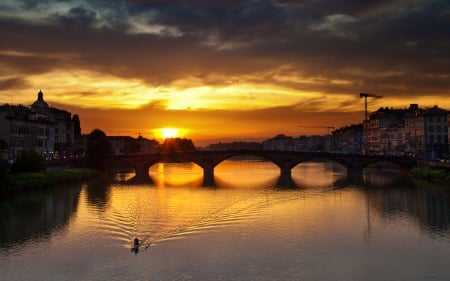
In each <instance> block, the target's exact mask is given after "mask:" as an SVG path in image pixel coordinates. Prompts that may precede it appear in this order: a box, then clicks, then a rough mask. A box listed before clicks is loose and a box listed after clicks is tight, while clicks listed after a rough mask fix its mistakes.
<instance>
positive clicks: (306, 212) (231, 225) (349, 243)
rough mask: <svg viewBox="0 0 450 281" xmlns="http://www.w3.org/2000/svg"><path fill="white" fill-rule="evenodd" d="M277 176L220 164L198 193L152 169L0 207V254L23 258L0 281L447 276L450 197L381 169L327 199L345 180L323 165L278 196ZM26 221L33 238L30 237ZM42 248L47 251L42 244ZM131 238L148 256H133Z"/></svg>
mask: <svg viewBox="0 0 450 281" xmlns="http://www.w3.org/2000/svg"><path fill="white" fill-rule="evenodd" d="M279 173H280V171H279V169H278V167H276V166H274V165H273V164H271V163H269V162H264V161H241V162H236V161H225V162H223V163H222V164H221V165H219V166H218V167H217V170H216V187H217V188H214V189H211V188H204V187H202V171H201V169H199V167H198V166H196V165H192V164H186V163H183V164H175V163H161V164H158V165H154V167H152V168H151V169H150V171H149V176H150V177H151V178H152V182H153V183H152V184H130V182H129V180H130V179H132V178H133V172H130V173H128V172H122V174H120V175H119V174H118V175H116V176H115V177H113V178H112V179H107V178H103V179H100V180H98V181H96V182H92V183H89V185H83V186H82V187H81V192H80V188H78V189H76V192H74V193H73V192H72V191H70V190H67V191H64V192H63V194H64V195H63V196H62V195H61V194H58V192H55V193H54V194H53V193H50V195H51V196H50V197H44V198H46V199H40V200H39V202H40V203H39V204H37V207H36V206H34V207H33V202H34V200H36V199H35V195H24V196H23V198H22V199H21V200H22V201H16V202H15V203H14V202H12V201H11V202H2V205H1V208H2V209H1V211H2V212H1V213H0V216H1V219H2V220H1V229H0V230H1V231H2V232H1V233H2V236H1V237H0V239H1V243H0V249H1V250H3V249H5V248H6V249H8V247H9V246H8V243H20V241H19V240H18V239H17V237H21V236H24V237H28V238H26V239H28V240H27V241H28V246H27V247H19V246H17V247H15V250H14V253H13V251H1V252H0V271H1V276H2V278H3V279H5V280H33V279H34V280H113V279H114V280H183V279H188V280H234V279H236V280H239V279H240V280H325V281H327V280H332V281H335V280H368V281H372V280H447V278H446V277H448V276H450V269H449V268H448V264H447V263H448V257H449V256H450V233H449V223H450V222H449V212H450V210H449V205H450V198H449V197H450V192H448V191H443V190H440V189H436V188H435V187H434V186H428V185H424V184H422V183H420V182H416V181H414V180H411V179H410V178H409V177H406V175H405V174H400V173H396V172H393V171H387V170H380V169H375V170H366V171H365V174H364V178H363V179H364V180H363V181H361V184H360V185H357V186H355V185H352V184H348V183H347V185H346V186H345V188H337V187H341V186H339V185H338V184H340V183H341V182H342V183H344V182H345V181H346V180H347V177H346V172H345V170H344V169H343V167H342V166H340V165H337V164H333V163H329V162H315V163H312V162H311V163H303V164H302V165H299V166H298V167H296V168H295V169H294V170H293V173H292V177H293V179H294V180H295V181H296V183H297V184H298V185H299V186H301V188H299V189H291V190H281V189H277V188H276V187H277V186H276V182H277V179H278V177H279ZM109 180H111V182H109ZM66 193H67V194H66ZM46 196H47V195H46ZM50 198H51V199H50ZM64 198H65V199H64ZM54 201H60V202H59V203H56V204H55V202H54ZM8 204H9V205H8ZM52 205H53V206H55V205H57V206H58V207H57V208H55V207H51V208H50V207H49V206H52ZM24 206H28V207H24ZM62 206H64V208H63V207H62ZM68 206H69V207H68ZM42 209H46V211H42ZM36 210H41V211H39V212H40V213H41V215H36V214H35V212H36ZM75 210H76V212H75ZM55 213H58V215H56V214H55ZM72 214H75V215H72ZM45 217H50V218H52V219H44V218H45ZM34 220H36V221H38V222H39V223H38V224H39V225H40V227H35V228H34V229H30V228H29V225H30V224H32V223H33V221H34ZM36 228H37V229H36ZM60 229H64V231H59V230H60ZM6 233H7V234H6ZM14 237H16V238H14ZM31 237H38V238H40V239H30V238H31ZM48 237H51V238H52V239H51V243H45V242H46V240H45V239H47V238H48ZM134 237H139V239H142V240H143V241H144V242H143V243H144V244H150V245H151V246H150V247H149V248H148V249H147V250H145V248H144V249H141V251H139V254H138V255H134V254H131V253H130V246H131V245H132V240H133V239H134ZM99 238H100V239H101V241H102V242H101V243H99V242H98V241H99ZM42 240H44V243H42ZM48 240H49V239H48ZM11 241H12V242H11ZM17 245H18V244H17ZM44 252H46V253H44ZM424 257H426V258H424ZM324 265H326V266H324ZM380 268H383V269H384V270H380ZM29 272H32V273H33V276H32V277H33V278H30V275H29Z"/></svg>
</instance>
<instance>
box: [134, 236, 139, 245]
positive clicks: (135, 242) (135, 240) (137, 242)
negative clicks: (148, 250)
mask: <svg viewBox="0 0 450 281" xmlns="http://www.w3.org/2000/svg"><path fill="white" fill-rule="evenodd" d="M133 246H139V239H138V238H137V237H136V238H134V242H133Z"/></svg>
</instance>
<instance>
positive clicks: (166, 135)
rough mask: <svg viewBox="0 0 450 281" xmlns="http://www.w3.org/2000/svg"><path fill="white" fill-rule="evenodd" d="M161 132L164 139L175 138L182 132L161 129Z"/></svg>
mask: <svg viewBox="0 0 450 281" xmlns="http://www.w3.org/2000/svg"><path fill="white" fill-rule="evenodd" d="M159 131H160V132H161V135H162V137H163V138H164V139H168V138H175V137H176V136H177V135H178V133H179V132H180V130H179V129H177V128H161V129H159Z"/></svg>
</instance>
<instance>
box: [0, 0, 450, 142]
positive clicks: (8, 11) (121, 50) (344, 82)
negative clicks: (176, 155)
mask: <svg viewBox="0 0 450 281" xmlns="http://www.w3.org/2000/svg"><path fill="white" fill-rule="evenodd" d="M0 34H1V39H0V40H1V41H0V104H4V103H9V104H24V105H29V104H31V103H33V102H34V101H35V100H36V99H37V93H38V92H39V90H42V92H43V93H44V99H45V101H46V102H47V103H48V104H49V105H50V106H53V107H57V108H61V109H66V110H68V111H70V112H71V113H72V114H78V115H79V117H80V121H81V127H82V132H83V133H85V134H87V133H90V132H91V131H92V130H93V129H96V128H98V129H101V130H103V131H104V132H105V133H106V134H107V135H124V136H125V135H129V136H132V137H137V136H138V135H142V136H144V137H147V138H156V139H157V140H159V141H161V140H162V133H161V132H162V131H161V130H162V129H163V128H175V129H177V130H178V135H177V136H179V137H186V138H191V139H192V140H193V141H194V144H196V145H205V144H207V143H213V142H218V141H237V140H246V141H249V140H256V141H259V140H264V139H268V138H272V137H274V136H276V135H278V134H285V135H288V136H299V135H304V134H306V135H310V134H326V133H327V132H328V131H329V130H330V129H329V128H327V127H334V128H339V127H342V126H346V125H351V124H358V123H361V122H362V120H363V119H364V99H361V98H360V96H359V93H360V92H365V93H373V94H376V95H380V96H383V98H380V99H373V98H369V99H368V109H369V112H371V111H375V110H376V109H378V108H379V107H386V106H388V107H394V108H406V107H409V104H411V103H416V104H419V106H420V107H423V108H426V107H431V106H434V105H438V106H439V107H441V108H444V109H448V110H450V87H449V82H450V1H448V0H390V1H385V0H378V1H376V0H340V1H336V0H298V1H296V0H261V1H257V0H225V1H214V0H210V1H200V0H187V1H176V0H175V1H157V0H115V1H111V0H72V1H63V0H1V1H0ZM166 132H167V131H166ZM172 132H173V131H172Z"/></svg>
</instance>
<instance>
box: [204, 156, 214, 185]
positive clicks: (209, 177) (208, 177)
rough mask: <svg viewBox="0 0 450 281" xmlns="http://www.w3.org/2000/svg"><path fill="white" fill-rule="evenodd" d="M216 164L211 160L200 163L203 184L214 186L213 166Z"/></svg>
mask: <svg viewBox="0 0 450 281" xmlns="http://www.w3.org/2000/svg"><path fill="white" fill-rule="evenodd" d="M215 166H216V165H215V164H214V163H213V162H212V161H204V162H203V163H202V165H201V167H202V168H203V186H209V187H211V186H215V182H214V167H215Z"/></svg>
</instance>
